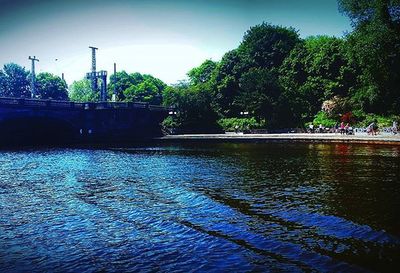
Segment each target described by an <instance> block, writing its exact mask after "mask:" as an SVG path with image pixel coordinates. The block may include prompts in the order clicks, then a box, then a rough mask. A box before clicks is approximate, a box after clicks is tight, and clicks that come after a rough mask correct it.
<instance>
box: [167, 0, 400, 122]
mask: <svg viewBox="0 0 400 273" xmlns="http://www.w3.org/2000/svg"><path fill="white" fill-rule="evenodd" d="M338 3H339V9H340V10H341V11H342V12H343V13H345V14H346V15H348V16H349V17H350V18H351V20H352V22H353V26H354V30H353V32H351V33H349V34H347V35H346V36H345V37H343V38H337V37H328V36H315V37H308V38H306V39H300V38H299V36H298V34H297V32H296V31H295V30H294V29H292V28H284V27H280V26H273V25H270V24H267V23H263V24H260V25H257V26H254V27H251V28H250V29H249V30H248V31H247V32H246V33H245V35H244V37H243V41H242V42H241V43H240V45H239V47H238V48H236V49H233V50H231V51H229V52H227V53H226V54H225V55H224V56H223V57H222V59H221V60H220V61H219V62H217V63H216V62H213V61H210V60H207V61H205V62H204V63H203V64H201V65H200V66H199V67H196V68H193V69H192V70H190V71H189V73H188V76H189V83H188V84H187V85H185V86H179V88H178V87H171V88H169V89H168V94H164V95H168V99H166V100H165V101H164V102H165V103H166V104H168V105H175V106H176V107H177V109H178V110H179V111H183V112H184V113H185V115H179V114H178V115H177V116H176V117H175V118H169V119H170V122H169V123H170V124H173V125H174V126H177V127H179V126H181V125H183V124H185V121H186V119H185V118H186V117H187V118H188V119H189V118H190V120H191V122H190V124H194V123H197V125H196V126H197V128H199V127H201V126H199V125H198V124H199V123H206V122H207V123H208V124H209V123H210V122H212V120H211V119H212V118H215V120H214V124H215V123H218V120H220V122H219V124H228V123H229V126H230V127H232V126H231V125H232V124H231V123H232V122H235V121H237V122H238V123H243V120H242V119H243V118H248V119H251V118H255V120H256V122H257V123H258V124H265V125H266V127H269V128H285V127H297V126H304V124H306V123H307V122H312V121H314V122H317V123H323V124H330V125H332V124H334V123H335V122H338V121H340V120H341V118H343V117H344V116H351V117H352V118H351V119H350V121H351V122H359V123H360V124H363V122H365V120H366V119H368V118H370V117H371V116H376V115H383V116H389V115H394V114H395V115H399V114H400V88H399V87H400V20H399V18H400V1H399V0H360V1H359V0H339V1H338ZM200 93H201V94H203V96H202V98H207V100H204V99H203V100H202V108H203V110H204V109H207V110H206V112H207V113H208V114H209V115H208V116H207V118H204V116H205V115H204V112H199V114H198V115H194V114H195V112H193V113H192V114H191V115H190V117H189V116H187V113H188V112H190V111H191V110H192V108H191V107H190V104H191V103H193V105H195V102H194V101H192V100H191V99H193V98H194V97H195V94H200ZM164 99H165V97H164ZM182 101H185V102H186V104H185V105H184V106H183V104H182ZM204 103H208V105H207V106H205V105H204ZM195 108H196V107H194V108H193V109H195ZM196 109H197V108H196ZM352 112H353V113H354V114H353V113H352ZM243 113H246V114H247V117H244V116H243ZM171 119H172V120H171ZM377 120H387V119H385V118H378V119H377ZM176 121H178V122H176ZM221 121H224V122H221ZM245 122H247V121H245ZM385 122H386V121H385ZM249 124H250V123H249ZM186 125H187V124H186ZM186 125H185V126H186ZM229 126H228V127H229ZM186 127H187V126H186ZM225 127H226V126H225Z"/></svg>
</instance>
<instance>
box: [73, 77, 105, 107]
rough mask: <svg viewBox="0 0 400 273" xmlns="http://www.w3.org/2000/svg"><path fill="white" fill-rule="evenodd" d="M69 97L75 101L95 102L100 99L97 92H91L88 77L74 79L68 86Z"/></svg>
mask: <svg viewBox="0 0 400 273" xmlns="http://www.w3.org/2000/svg"><path fill="white" fill-rule="evenodd" d="M69 99H70V100H71V101H75V102H96V101H99V99H100V93H99V92H93V90H92V87H91V82H90V80H88V79H82V80H80V81H74V82H73V83H72V84H71V86H70V87H69Z"/></svg>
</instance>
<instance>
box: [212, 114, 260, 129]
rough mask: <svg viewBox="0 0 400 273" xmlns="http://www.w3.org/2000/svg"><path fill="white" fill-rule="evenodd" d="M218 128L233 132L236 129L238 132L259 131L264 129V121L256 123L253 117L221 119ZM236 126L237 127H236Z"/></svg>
mask: <svg viewBox="0 0 400 273" xmlns="http://www.w3.org/2000/svg"><path fill="white" fill-rule="evenodd" d="M218 124H219V126H221V127H222V129H223V130H224V131H235V129H236V128H237V129H238V130H240V131H245V130H251V129H260V128H264V127H265V121H263V120H261V121H259V122H258V121H257V120H256V119H255V118H254V117H252V118H223V119H220V120H218ZM236 126H237V127H236Z"/></svg>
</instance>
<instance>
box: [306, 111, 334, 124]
mask: <svg viewBox="0 0 400 273" xmlns="http://www.w3.org/2000/svg"><path fill="white" fill-rule="evenodd" d="M337 122H338V121H337V120H335V119H332V118H329V117H328V115H327V113H325V112H324V111H320V112H318V113H317V114H316V115H315V118H314V120H313V122H312V123H313V124H314V125H317V126H318V125H320V124H322V126H324V127H333V126H335V124H336V123H337Z"/></svg>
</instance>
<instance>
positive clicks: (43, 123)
mask: <svg viewBox="0 0 400 273" xmlns="http://www.w3.org/2000/svg"><path fill="white" fill-rule="evenodd" d="M77 133H79V132H78V131H77V129H76V128H75V127H74V126H73V125H72V124H71V123H70V122H68V121H66V120H63V119H61V118H58V117H47V116H20V117H12V118H9V119H5V120H2V121H0V146H4V145H13V144H16V145H17V144H21V143H23V144H28V145H30V144H62V143H69V142H72V141H73V140H74V138H75V137H76V135H77Z"/></svg>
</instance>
